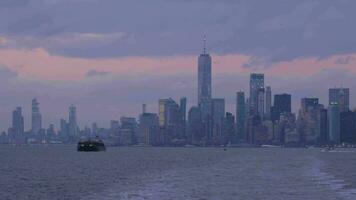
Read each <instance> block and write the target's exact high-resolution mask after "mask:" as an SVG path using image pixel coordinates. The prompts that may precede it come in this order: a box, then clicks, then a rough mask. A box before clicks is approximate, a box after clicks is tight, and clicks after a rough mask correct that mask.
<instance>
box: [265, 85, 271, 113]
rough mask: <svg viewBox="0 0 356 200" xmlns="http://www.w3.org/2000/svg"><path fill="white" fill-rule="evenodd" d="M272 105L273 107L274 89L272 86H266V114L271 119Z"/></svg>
mask: <svg viewBox="0 0 356 200" xmlns="http://www.w3.org/2000/svg"><path fill="white" fill-rule="evenodd" d="M271 107H272V90H271V87H270V86H267V87H266V106H265V116H266V118H267V119H271Z"/></svg>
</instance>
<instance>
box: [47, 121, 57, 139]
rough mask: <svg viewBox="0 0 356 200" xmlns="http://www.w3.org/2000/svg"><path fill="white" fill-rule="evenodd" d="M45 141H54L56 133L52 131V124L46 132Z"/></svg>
mask: <svg viewBox="0 0 356 200" xmlns="http://www.w3.org/2000/svg"><path fill="white" fill-rule="evenodd" d="M46 138H47V140H49V141H51V140H55V139H56V131H55V130H54V124H50V125H49V126H48V128H47V131H46Z"/></svg>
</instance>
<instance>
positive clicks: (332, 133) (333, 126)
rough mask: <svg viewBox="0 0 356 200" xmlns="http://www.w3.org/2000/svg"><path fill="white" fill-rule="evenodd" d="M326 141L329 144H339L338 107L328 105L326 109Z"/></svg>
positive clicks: (336, 105)
mask: <svg viewBox="0 0 356 200" xmlns="http://www.w3.org/2000/svg"><path fill="white" fill-rule="evenodd" d="M328 127H329V130H328V140H329V142H332V143H336V144H339V143H340V139H341V138H340V107H339V105H338V104H337V103H336V104H330V105H329V107H328Z"/></svg>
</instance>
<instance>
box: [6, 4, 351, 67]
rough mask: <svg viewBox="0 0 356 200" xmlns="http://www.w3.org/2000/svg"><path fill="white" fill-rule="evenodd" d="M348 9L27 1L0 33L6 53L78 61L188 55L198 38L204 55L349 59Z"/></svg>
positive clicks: (12, 10)
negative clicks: (23, 51) (41, 52)
mask: <svg viewBox="0 0 356 200" xmlns="http://www.w3.org/2000/svg"><path fill="white" fill-rule="evenodd" d="M9 2H10V1H9ZM276 5H278V6H276ZM355 6H356V2H354V1H332V0H325V1H320V0H319V1H317V0H313V1H309V0H301V1H293V2H286V1H281V0H272V1H268V2H267V1H260V0H249V1H230V0H222V1H209V3H207V2H206V1H162V0H152V1H150V2H149V3H142V2H138V1H129V0H122V1H116V0H107V1H97V0H90V1H68V0H55V1H44V0H28V3H26V4H21V6H20V7H16V8H15V7H10V8H8V9H9V12H1V13H0V32H1V35H3V36H5V37H7V38H12V41H13V43H12V45H11V47H14V48H43V49H45V50H46V51H48V52H49V53H50V54H54V55H63V56H69V57H81V58H110V57H111V58H112V57H128V56H150V57H156V56H158V57H159V56H173V55H182V56H184V55H195V54H198V53H199V52H200V51H201V47H202V45H201V40H202V35H204V34H206V35H207V37H208V49H209V52H211V53H215V54H220V55H229V54H243V55H248V56H251V57H261V58H262V59H258V60H264V59H263V58H266V57H269V58H270V59H268V61H266V62H279V61H289V60H294V59H298V58H305V57H328V56H332V55H335V54H350V53H355V52H356V45H355V44H356V39H355V37H354V35H355V34H356V28H355V27H354V26H353V19H354V18H355V17H356V14H355V12H354V9H352V8H354V7H355ZM98 7H100V8H101V9H98ZM63 13H66V14H65V15H64V14H63ZM206 13H209V15H206ZM261 49H266V50H265V51H261ZM261 65H264V64H263V63H261Z"/></svg>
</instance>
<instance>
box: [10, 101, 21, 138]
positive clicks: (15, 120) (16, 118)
mask: <svg viewBox="0 0 356 200" xmlns="http://www.w3.org/2000/svg"><path fill="white" fill-rule="evenodd" d="M12 130H13V131H14V132H13V133H14V134H16V135H22V134H23V133H24V120H23V116H22V108H21V107H17V108H16V109H15V110H14V111H13V112H12Z"/></svg>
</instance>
